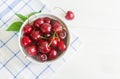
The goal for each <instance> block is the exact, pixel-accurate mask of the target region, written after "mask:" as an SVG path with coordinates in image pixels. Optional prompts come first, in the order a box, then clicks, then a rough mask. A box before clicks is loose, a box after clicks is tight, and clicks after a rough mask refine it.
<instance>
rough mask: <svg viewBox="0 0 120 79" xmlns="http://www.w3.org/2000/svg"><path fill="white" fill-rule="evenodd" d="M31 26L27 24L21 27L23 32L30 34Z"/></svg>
mask: <svg viewBox="0 0 120 79" xmlns="http://www.w3.org/2000/svg"><path fill="white" fill-rule="evenodd" d="M32 30H33V28H32V25H30V24H28V25H25V26H24V27H23V32H24V34H30V33H31V32H32Z"/></svg>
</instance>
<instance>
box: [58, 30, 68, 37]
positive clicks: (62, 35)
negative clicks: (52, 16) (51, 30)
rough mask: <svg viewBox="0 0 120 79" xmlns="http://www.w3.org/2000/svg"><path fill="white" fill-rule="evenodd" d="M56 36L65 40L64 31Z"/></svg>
mask: <svg viewBox="0 0 120 79" xmlns="http://www.w3.org/2000/svg"><path fill="white" fill-rule="evenodd" d="M58 36H59V38H60V39H65V38H66V31H65V30H62V31H60V32H59V33H58Z"/></svg>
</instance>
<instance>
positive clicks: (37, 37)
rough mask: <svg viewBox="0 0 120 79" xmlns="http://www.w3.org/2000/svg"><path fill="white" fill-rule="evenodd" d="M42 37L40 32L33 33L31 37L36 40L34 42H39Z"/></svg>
mask: <svg viewBox="0 0 120 79" xmlns="http://www.w3.org/2000/svg"><path fill="white" fill-rule="evenodd" d="M41 35H42V33H41V32H40V31H35V30H34V31H32V32H31V34H30V36H31V37H32V38H33V39H34V40H38V39H40V36H41Z"/></svg>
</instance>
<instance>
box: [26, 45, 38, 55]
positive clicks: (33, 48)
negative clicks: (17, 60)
mask: <svg viewBox="0 0 120 79" xmlns="http://www.w3.org/2000/svg"><path fill="white" fill-rule="evenodd" d="M26 52H27V53H28V55H29V56H36V55H37V48H36V46H35V45H32V46H28V47H26Z"/></svg>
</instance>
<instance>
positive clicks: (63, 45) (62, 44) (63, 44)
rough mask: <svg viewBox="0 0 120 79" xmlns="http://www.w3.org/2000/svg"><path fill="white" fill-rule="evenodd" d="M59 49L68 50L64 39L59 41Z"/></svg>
mask: <svg viewBox="0 0 120 79" xmlns="http://www.w3.org/2000/svg"><path fill="white" fill-rule="evenodd" d="M58 49H59V50H60V51H64V50H66V45H65V43H64V42H63V41H60V42H59V44H58Z"/></svg>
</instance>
